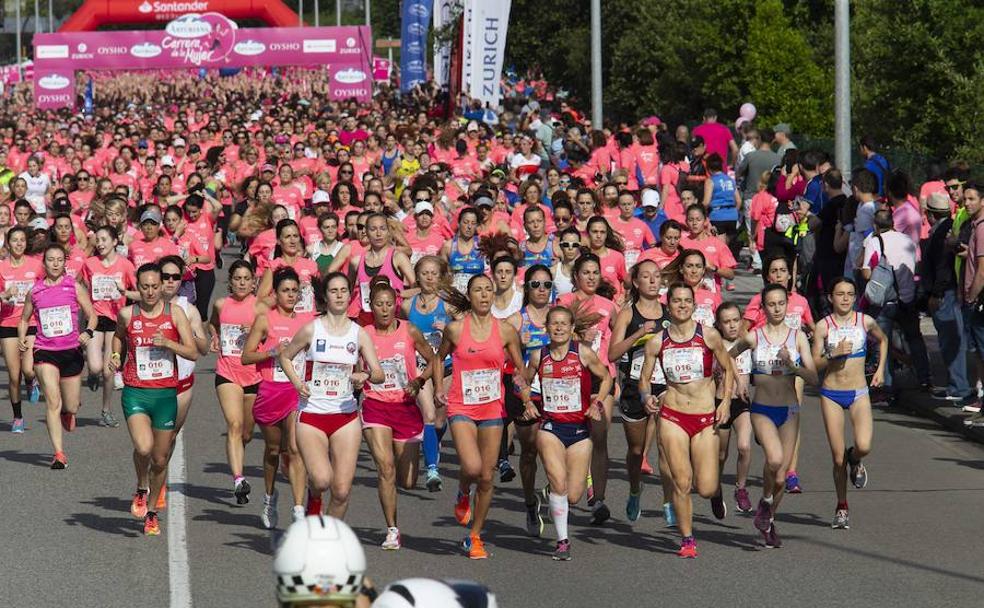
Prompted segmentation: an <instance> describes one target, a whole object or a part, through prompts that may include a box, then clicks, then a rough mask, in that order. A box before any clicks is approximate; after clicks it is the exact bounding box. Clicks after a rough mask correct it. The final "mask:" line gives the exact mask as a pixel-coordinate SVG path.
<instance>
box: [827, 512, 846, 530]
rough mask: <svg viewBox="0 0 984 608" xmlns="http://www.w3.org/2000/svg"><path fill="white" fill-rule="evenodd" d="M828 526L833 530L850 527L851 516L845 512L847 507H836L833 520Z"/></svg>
mask: <svg viewBox="0 0 984 608" xmlns="http://www.w3.org/2000/svg"><path fill="white" fill-rule="evenodd" d="M830 527H831V528H833V529H834V530H850V529H851V516H850V514H849V513H848V512H847V509H837V511H836V512H835V513H834V521H833V522H831V524H830Z"/></svg>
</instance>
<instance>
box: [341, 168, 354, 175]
mask: <svg viewBox="0 0 984 608" xmlns="http://www.w3.org/2000/svg"><path fill="white" fill-rule="evenodd" d="M338 173H339V174H340V175H352V173H353V172H352V171H350V170H348V169H346V170H344V171H339V172H338Z"/></svg>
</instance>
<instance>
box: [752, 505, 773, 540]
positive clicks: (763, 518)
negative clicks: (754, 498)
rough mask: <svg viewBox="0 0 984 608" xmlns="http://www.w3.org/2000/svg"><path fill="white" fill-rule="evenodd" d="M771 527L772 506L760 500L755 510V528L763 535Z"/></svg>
mask: <svg viewBox="0 0 984 608" xmlns="http://www.w3.org/2000/svg"><path fill="white" fill-rule="evenodd" d="M771 525H772V505H770V504H769V503H767V502H765V499H760V500H759V504H758V509H756V510H755V528H756V529H757V530H758V531H759V532H761V533H763V534H765V533H766V532H768V531H769V527H770V526H771Z"/></svg>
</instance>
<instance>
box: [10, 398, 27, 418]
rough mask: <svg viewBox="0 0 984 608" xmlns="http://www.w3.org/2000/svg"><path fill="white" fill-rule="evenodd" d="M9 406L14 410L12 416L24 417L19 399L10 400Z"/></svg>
mask: <svg viewBox="0 0 984 608" xmlns="http://www.w3.org/2000/svg"><path fill="white" fill-rule="evenodd" d="M10 407H11V408H13V410H14V418H23V417H24V412H23V411H21V402H20V401H18V402H17V403H14V402H11V403H10Z"/></svg>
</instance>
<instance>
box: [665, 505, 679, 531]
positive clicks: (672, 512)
mask: <svg viewBox="0 0 984 608" xmlns="http://www.w3.org/2000/svg"><path fill="white" fill-rule="evenodd" d="M663 519H664V520H666V527H667V528H672V527H674V526H676V525H677V517H676V509H674V508H673V503H672V502H664V503H663Z"/></svg>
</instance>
